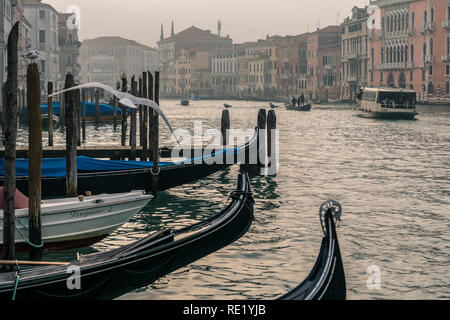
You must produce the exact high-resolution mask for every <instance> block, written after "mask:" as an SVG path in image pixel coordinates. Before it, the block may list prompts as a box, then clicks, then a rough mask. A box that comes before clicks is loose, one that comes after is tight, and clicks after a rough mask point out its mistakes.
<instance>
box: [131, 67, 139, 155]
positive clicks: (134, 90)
mask: <svg viewBox="0 0 450 320" xmlns="http://www.w3.org/2000/svg"><path fill="white" fill-rule="evenodd" d="M131 94H132V95H134V96H137V83H136V81H135V76H134V75H133V76H132V77H131ZM136 126H137V110H136V109H132V110H131V119H130V147H131V155H130V160H133V161H134V160H136V133H137V128H136Z"/></svg>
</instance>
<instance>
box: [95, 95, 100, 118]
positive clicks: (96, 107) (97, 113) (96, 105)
mask: <svg viewBox="0 0 450 320" xmlns="http://www.w3.org/2000/svg"><path fill="white" fill-rule="evenodd" d="M99 95H100V91H99V90H98V89H97V90H95V125H96V126H98V125H99V124H100V106H99V104H100V101H99V99H100V97H99Z"/></svg>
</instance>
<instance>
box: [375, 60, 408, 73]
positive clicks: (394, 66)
mask: <svg viewBox="0 0 450 320" xmlns="http://www.w3.org/2000/svg"><path fill="white" fill-rule="evenodd" d="M411 68H412V63H411V62H393V63H382V64H379V65H378V70H380V71H382V70H403V69H411Z"/></svg>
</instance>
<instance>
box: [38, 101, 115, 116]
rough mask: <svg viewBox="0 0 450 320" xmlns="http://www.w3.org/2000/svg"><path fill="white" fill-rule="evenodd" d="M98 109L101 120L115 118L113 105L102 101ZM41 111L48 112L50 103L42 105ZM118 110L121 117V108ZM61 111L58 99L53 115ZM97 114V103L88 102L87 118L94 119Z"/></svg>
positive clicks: (57, 114)
mask: <svg viewBox="0 0 450 320" xmlns="http://www.w3.org/2000/svg"><path fill="white" fill-rule="evenodd" d="M98 109H99V111H98V113H99V119H100V121H107V120H113V118H114V108H113V106H110V105H108V104H102V103H101V104H99V106H98ZM41 112H42V115H47V114H48V105H47V104H42V105H41ZM80 112H81V110H80ZM116 112H117V118H121V117H122V110H121V108H117V110H116ZM60 113H61V104H60V102H59V101H56V102H54V103H53V115H55V116H58V117H59V116H60ZM95 116H96V112H95V103H92V102H86V120H87V121H94V120H95Z"/></svg>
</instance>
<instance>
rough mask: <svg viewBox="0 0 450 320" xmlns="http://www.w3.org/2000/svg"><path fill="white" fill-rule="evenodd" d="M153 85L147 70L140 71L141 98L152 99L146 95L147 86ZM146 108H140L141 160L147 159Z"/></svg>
mask: <svg viewBox="0 0 450 320" xmlns="http://www.w3.org/2000/svg"><path fill="white" fill-rule="evenodd" d="M152 86H153V79H149V78H148V77H147V72H142V93H143V96H142V97H143V98H149V99H152V98H153V97H149V96H148V88H149V87H152ZM147 128H148V108H147V107H144V108H142V156H141V161H147V159H148V157H149V154H148V136H147V135H148V130H147Z"/></svg>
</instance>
